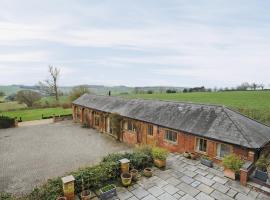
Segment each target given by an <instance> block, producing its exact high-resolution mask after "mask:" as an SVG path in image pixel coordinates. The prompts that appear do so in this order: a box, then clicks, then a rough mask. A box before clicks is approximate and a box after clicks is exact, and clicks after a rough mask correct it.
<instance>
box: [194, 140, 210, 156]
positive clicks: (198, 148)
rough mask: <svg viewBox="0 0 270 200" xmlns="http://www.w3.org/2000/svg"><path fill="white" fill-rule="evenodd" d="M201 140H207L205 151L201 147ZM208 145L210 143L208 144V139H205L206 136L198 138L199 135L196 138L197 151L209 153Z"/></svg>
mask: <svg viewBox="0 0 270 200" xmlns="http://www.w3.org/2000/svg"><path fill="white" fill-rule="evenodd" d="M201 140H204V141H206V147H205V151H203V150H201V149H200V141H201ZM207 145H208V144H207V139H204V138H198V137H197V138H196V147H195V148H196V151H197V152H199V153H203V154H206V153H207Z"/></svg>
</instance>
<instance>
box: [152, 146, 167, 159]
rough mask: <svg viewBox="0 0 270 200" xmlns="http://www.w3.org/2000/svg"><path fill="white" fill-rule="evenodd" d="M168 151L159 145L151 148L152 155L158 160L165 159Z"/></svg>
mask: <svg viewBox="0 0 270 200" xmlns="http://www.w3.org/2000/svg"><path fill="white" fill-rule="evenodd" d="M168 154H169V152H168V151H167V150H166V149H163V148H160V147H154V148H153V149H152V156H153V158H154V159H158V160H166V158H167V157H168Z"/></svg>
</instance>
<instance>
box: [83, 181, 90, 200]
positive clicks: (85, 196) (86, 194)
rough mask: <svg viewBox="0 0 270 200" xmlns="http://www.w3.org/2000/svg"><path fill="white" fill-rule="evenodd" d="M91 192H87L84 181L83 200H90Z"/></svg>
mask: <svg viewBox="0 0 270 200" xmlns="http://www.w3.org/2000/svg"><path fill="white" fill-rule="evenodd" d="M90 197H91V191H90V190H85V187H84V180H83V179H82V192H81V200H90Z"/></svg>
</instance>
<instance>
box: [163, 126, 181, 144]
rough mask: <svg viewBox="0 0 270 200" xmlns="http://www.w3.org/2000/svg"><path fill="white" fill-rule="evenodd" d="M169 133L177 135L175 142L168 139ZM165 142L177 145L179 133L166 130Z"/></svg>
mask: <svg viewBox="0 0 270 200" xmlns="http://www.w3.org/2000/svg"><path fill="white" fill-rule="evenodd" d="M168 133H175V135H176V140H175V141H174V140H170V139H168V138H167V134H168ZM164 140H165V141H167V142H170V143H174V144H176V143H177V142H178V133H177V132H176V131H172V130H169V129H166V130H165V134H164Z"/></svg>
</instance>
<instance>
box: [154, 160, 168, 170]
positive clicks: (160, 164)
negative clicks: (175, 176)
mask: <svg viewBox="0 0 270 200" xmlns="http://www.w3.org/2000/svg"><path fill="white" fill-rule="evenodd" d="M154 163H155V165H156V166H157V167H158V168H162V167H165V166H166V160H160V159H155V160H154Z"/></svg>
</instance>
